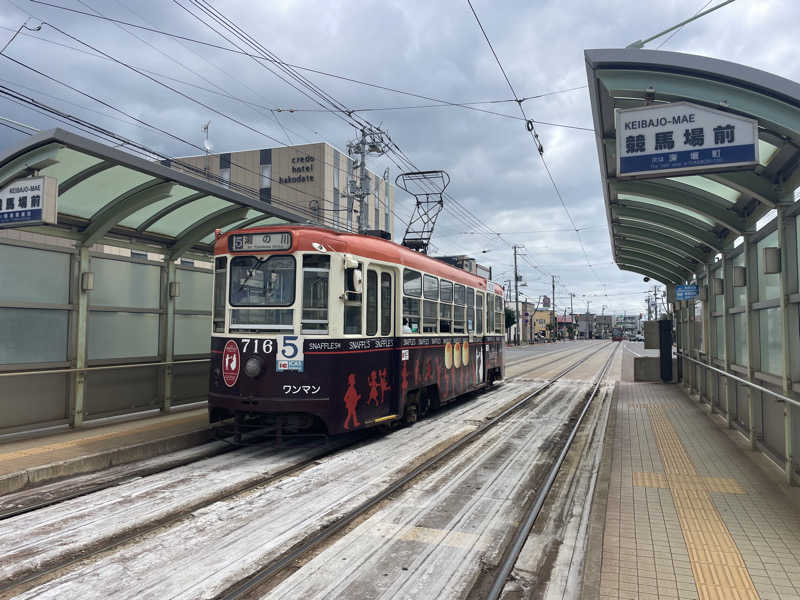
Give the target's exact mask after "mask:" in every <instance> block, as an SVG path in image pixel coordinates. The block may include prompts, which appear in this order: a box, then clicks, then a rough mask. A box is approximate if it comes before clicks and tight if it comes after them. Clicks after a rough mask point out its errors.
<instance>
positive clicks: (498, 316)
mask: <svg viewBox="0 0 800 600" xmlns="http://www.w3.org/2000/svg"><path fill="white" fill-rule="evenodd" d="M505 320H506V315H505V309H504V308H503V297H502V296H495V297H494V332H495V333H503V332H504V331H505Z"/></svg>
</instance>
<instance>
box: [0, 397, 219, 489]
mask: <svg viewBox="0 0 800 600" xmlns="http://www.w3.org/2000/svg"><path fill="white" fill-rule="evenodd" d="M211 434H212V431H211V429H210V428H209V424H208V410H207V409H206V408H205V407H204V408H197V409H193V410H185V411H180V412H174V413H171V414H168V415H158V416H153V417H150V418H145V419H138V420H132V421H125V422H119V421H116V422H114V421H111V422H108V423H105V424H102V425H94V426H92V427H83V428H81V429H77V430H69V431H58V432H56V433H51V434H47V435H42V436H36V437H28V438H25V439H17V440H12V441H7V442H0V494H4V493H8V492H12V491H16V490H18V489H21V488H23V487H26V486H28V485H31V484H33V483H43V482H45V481H49V480H53V479H57V478H60V477H66V476H69V475H77V474H80V473H88V472H91V471H96V470H99V469H104V468H108V467H111V466H114V465H119V464H123V463H126V462H131V461H134V460H141V459H145V458H151V457H153V456H156V455H159V454H163V453H166V452H173V451H176V450H182V449H184V448H189V447H192V446H196V445H198V444H202V443H204V442H206V441H208V440H210V439H211Z"/></svg>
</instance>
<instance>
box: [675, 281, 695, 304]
mask: <svg viewBox="0 0 800 600" xmlns="http://www.w3.org/2000/svg"><path fill="white" fill-rule="evenodd" d="M695 298H697V284H690V285H676V286H675V299H676V300H679V301H682V300H694V299H695Z"/></svg>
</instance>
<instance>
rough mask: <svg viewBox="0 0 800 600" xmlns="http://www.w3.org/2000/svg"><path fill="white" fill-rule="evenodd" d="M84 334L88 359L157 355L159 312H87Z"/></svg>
mask: <svg viewBox="0 0 800 600" xmlns="http://www.w3.org/2000/svg"><path fill="white" fill-rule="evenodd" d="M86 333H87V336H88V340H87V345H88V356H89V359H90V360H94V359H101V358H128V357H134V356H156V355H157V354H158V315H148V314H143V313H123V312H90V313H89V324H88V329H87V332H86Z"/></svg>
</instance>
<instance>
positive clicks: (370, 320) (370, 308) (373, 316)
mask: <svg viewBox="0 0 800 600" xmlns="http://www.w3.org/2000/svg"><path fill="white" fill-rule="evenodd" d="M376 333H378V274H377V273H376V272H375V271H373V270H372V269H370V270H368V271H367V335H375V334H376Z"/></svg>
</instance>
